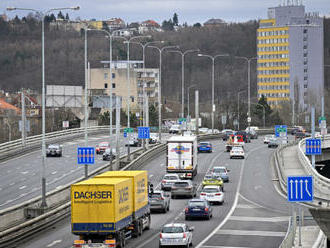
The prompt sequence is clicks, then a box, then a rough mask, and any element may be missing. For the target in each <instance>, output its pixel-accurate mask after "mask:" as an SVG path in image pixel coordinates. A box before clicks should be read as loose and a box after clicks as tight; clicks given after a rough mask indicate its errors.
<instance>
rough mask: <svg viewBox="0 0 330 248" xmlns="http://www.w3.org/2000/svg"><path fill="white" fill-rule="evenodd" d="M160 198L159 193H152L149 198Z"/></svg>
mask: <svg viewBox="0 0 330 248" xmlns="http://www.w3.org/2000/svg"><path fill="white" fill-rule="evenodd" d="M161 196H162V194H161V193H153V194H152V195H151V196H150V197H151V198H160V197H161Z"/></svg>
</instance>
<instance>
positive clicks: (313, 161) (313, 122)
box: [311, 107, 315, 168]
mask: <svg viewBox="0 0 330 248" xmlns="http://www.w3.org/2000/svg"><path fill="white" fill-rule="evenodd" d="M311 110H312V111H311V121H312V123H311V129H312V139H315V107H312V109H311ZM312 166H313V168H315V155H312Z"/></svg>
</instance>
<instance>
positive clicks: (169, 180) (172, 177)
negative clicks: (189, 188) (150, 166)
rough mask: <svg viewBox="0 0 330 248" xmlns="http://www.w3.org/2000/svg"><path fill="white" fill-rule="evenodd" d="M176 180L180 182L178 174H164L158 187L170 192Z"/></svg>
mask: <svg viewBox="0 0 330 248" xmlns="http://www.w3.org/2000/svg"><path fill="white" fill-rule="evenodd" d="M178 180H180V177H179V175H178V174H165V176H164V177H163V180H162V181H161V183H160V187H161V189H162V190H171V188H172V185H173V183H174V182H176V181H178Z"/></svg>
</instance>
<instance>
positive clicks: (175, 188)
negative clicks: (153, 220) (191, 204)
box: [171, 180, 197, 199]
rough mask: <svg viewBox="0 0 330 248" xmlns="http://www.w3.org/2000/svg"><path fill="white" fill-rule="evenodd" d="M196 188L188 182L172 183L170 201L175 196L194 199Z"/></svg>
mask: <svg viewBox="0 0 330 248" xmlns="http://www.w3.org/2000/svg"><path fill="white" fill-rule="evenodd" d="M196 190H197V187H196V185H195V184H193V183H192V181H190V180H181V181H176V182H174V183H173V185H172V188H171V197H172V199H174V198H176V197H177V196H188V197H191V198H193V197H195V196H196Z"/></svg>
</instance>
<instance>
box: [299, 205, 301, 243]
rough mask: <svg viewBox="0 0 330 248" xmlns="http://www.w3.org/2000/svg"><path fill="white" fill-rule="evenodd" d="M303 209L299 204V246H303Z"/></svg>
mask: <svg viewBox="0 0 330 248" xmlns="http://www.w3.org/2000/svg"><path fill="white" fill-rule="evenodd" d="M301 217H302V210H301V206H300V205H299V247H301V222H302V219H301Z"/></svg>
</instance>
